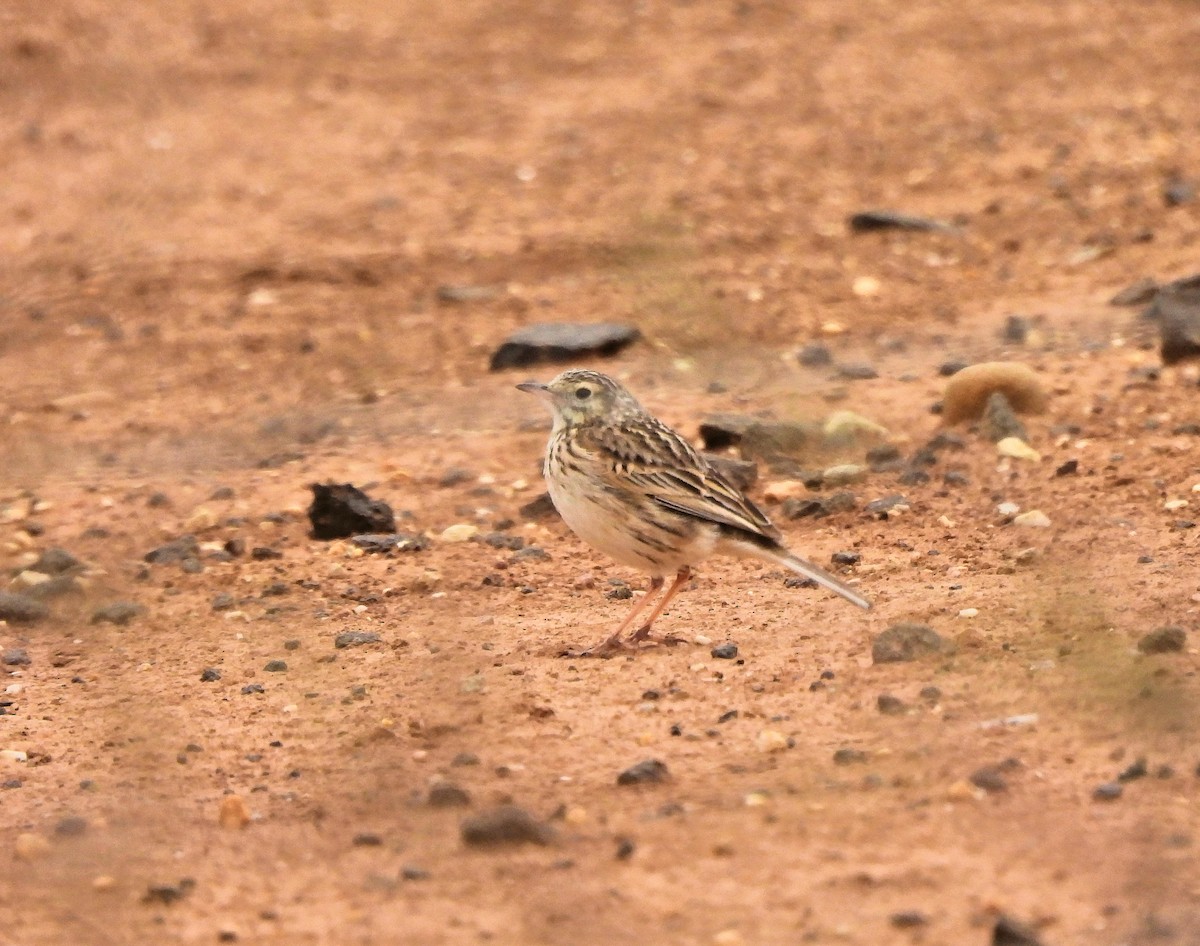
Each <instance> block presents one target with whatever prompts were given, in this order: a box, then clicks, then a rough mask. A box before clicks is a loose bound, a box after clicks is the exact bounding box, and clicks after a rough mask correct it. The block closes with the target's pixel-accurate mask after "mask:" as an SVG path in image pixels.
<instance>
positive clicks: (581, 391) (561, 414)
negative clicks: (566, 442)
mask: <svg viewBox="0 0 1200 946" xmlns="http://www.w3.org/2000/svg"><path fill="white" fill-rule="evenodd" d="M517 389H518V390H520V391H527V392H529V393H530V394H536V395H537V396H538V397H540V398H542V399H543V400H544V401H545V402H546V403H547V404H548V405H549V406H550V410H551V411H553V412H554V423H555V426H556V427H557V426H560V425H565V426H569V427H577V426H580V425H582V424H589V423H596V422H597V421H601V420H605V419H610V418H612V417H614V416H619V415H620V414H624V413H627V412H636V411H640V410H641V407H640V406H639V405H638V402H637V401H636V400H634V397H633V395H632V394H630V393H629V392H628V391H626V390H625V389H624V388H623V387H621V385H620V384H618V383H617V382H616V381H614V380H613V379H612V378H610V377H609V376H608V375H604V374H600V372H598V371H586V370H583V369H579V368H572V369H571V370H569V371H564V372H563V373H562V374H560V375H559V376H558V377H557V378H555V379H554V380H553V381H551V382H549V383H548V384H542V383H541V382H540V381H526V382H525V383H524V384H518V385H517Z"/></svg>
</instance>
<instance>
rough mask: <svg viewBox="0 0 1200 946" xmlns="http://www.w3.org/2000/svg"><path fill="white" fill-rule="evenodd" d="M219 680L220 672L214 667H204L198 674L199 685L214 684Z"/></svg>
mask: <svg viewBox="0 0 1200 946" xmlns="http://www.w3.org/2000/svg"><path fill="white" fill-rule="evenodd" d="M220 679H221V671H220V670H218V669H217V668H216V667H205V668H204V670H203V671H201V673H200V682H201V683H216V682H217V681H218V680H220Z"/></svg>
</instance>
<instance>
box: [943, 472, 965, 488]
mask: <svg viewBox="0 0 1200 946" xmlns="http://www.w3.org/2000/svg"><path fill="white" fill-rule="evenodd" d="M942 482H943V483H945V484H946V485H947V486H970V485H971V477H969V476H967V474H966V473H964V472H963V471H962V470H947V471H946V472H945V473H943V474H942Z"/></svg>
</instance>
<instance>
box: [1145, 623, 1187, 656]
mask: <svg viewBox="0 0 1200 946" xmlns="http://www.w3.org/2000/svg"><path fill="white" fill-rule="evenodd" d="M1186 645H1187V631H1185V630H1184V629H1183V628H1182V627H1159V628H1155V629H1154V630H1153V631H1151V632H1150V633H1149V634H1146V635H1145V636H1144V637H1143V638H1142V639H1141V640H1140V641H1138V644H1137V649H1138V650H1140V651H1141V652H1142V653H1143V654H1173V653H1179V652H1180V651H1181V650H1183V648H1184V647H1185V646H1186Z"/></svg>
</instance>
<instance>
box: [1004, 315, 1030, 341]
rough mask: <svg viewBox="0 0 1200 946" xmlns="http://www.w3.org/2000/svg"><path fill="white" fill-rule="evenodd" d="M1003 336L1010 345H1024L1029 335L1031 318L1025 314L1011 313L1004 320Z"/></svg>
mask: <svg viewBox="0 0 1200 946" xmlns="http://www.w3.org/2000/svg"><path fill="white" fill-rule="evenodd" d="M1001 337H1002V338H1003V339H1004V340H1005V341H1006V342H1008V343H1009V344H1010V345H1024V344H1025V339H1026V338H1028V337H1029V320H1028V319H1027V318H1025V317H1024V316H1020V315H1010V316H1009V317H1008V318H1007V319H1005V321H1004V331H1003V332H1002V333H1001Z"/></svg>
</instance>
